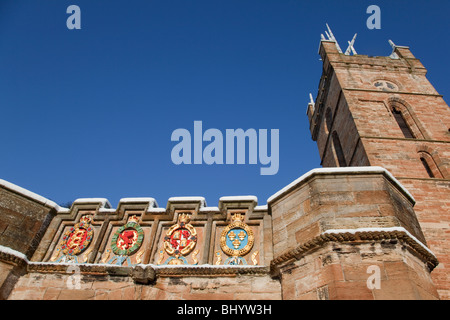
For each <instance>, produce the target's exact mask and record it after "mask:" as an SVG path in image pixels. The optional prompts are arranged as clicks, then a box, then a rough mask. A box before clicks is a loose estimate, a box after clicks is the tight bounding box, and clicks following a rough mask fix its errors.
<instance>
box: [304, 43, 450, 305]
mask: <svg viewBox="0 0 450 320" xmlns="http://www.w3.org/2000/svg"><path fill="white" fill-rule="evenodd" d="M319 53H320V55H321V58H322V60H323V74H322V79H321V83H320V86H319V92H318V95H317V99H316V102H315V104H310V106H309V107H308V117H309V120H310V129H311V134H312V137H313V139H314V140H316V141H317V145H318V148H319V153H320V156H321V159H322V165H323V166H324V167H338V166H339V167H342V166H382V167H384V168H386V169H387V170H388V171H389V172H391V173H392V174H393V175H394V176H395V177H396V178H397V179H398V180H399V181H400V182H401V183H402V184H403V185H404V186H405V187H406V188H407V189H408V190H409V191H410V192H411V194H412V195H413V196H414V198H415V199H416V205H415V207H414V210H415V212H416V215H417V218H418V220H419V222H420V225H421V228H422V230H423V232H424V235H425V238H426V240H427V243H428V245H429V246H430V249H431V250H433V252H435V253H436V256H437V257H438V259H439V261H441V264H440V265H439V266H438V267H437V268H436V270H434V271H433V273H432V278H433V281H434V283H435V284H436V286H437V288H438V292H439V294H440V297H441V298H443V299H448V298H450V270H449V269H448V267H449V264H448V257H449V255H448V248H449V247H450V237H449V235H450V232H449V230H450V215H449V212H450V210H449V209H450V206H449V204H450V203H449V201H450V197H449V194H450V127H449V124H450V109H449V107H448V105H447V103H446V102H445V101H444V99H443V97H442V96H441V95H440V94H439V93H438V92H437V91H436V90H435V88H434V87H433V86H432V85H431V84H430V82H429V81H428V79H427V78H426V73H427V70H426V69H425V67H424V66H423V65H422V63H421V62H420V61H419V60H418V59H416V58H415V57H414V55H413V54H412V52H411V51H410V49H409V48H408V47H402V46H394V50H393V53H392V55H391V56H390V57H369V56H363V55H355V56H349V55H344V54H340V53H339V52H338V49H337V47H336V44H335V42H334V41H322V42H321V45H320V51H319ZM339 150H341V151H339Z"/></svg>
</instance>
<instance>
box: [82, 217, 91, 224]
mask: <svg viewBox="0 0 450 320" xmlns="http://www.w3.org/2000/svg"><path fill="white" fill-rule="evenodd" d="M91 221H92V216H90V215H86V216H82V217H81V218H80V222H81V223H86V224H88V223H91Z"/></svg>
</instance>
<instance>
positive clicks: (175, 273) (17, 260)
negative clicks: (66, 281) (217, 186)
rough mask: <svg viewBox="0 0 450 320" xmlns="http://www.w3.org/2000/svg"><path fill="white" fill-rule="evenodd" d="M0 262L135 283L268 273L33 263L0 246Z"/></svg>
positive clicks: (217, 268) (263, 268)
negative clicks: (165, 279)
mask: <svg viewBox="0 0 450 320" xmlns="http://www.w3.org/2000/svg"><path fill="white" fill-rule="evenodd" d="M0 261H4V262H6V263H12V264H15V265H19V266H24V267H26V270H27V272H30V273H33V272H37V273H60V274H61V273H62V274H72V273H73V271H74V269H76V268H78V270H79V272H80V273H81V274H85V275H110V276H119V277H120V276H121V277H132V278H133V279H134V280H135V281H137V282H143V283H149V282H152V281H154V280H155V279H156V278H157V277H181V276H185V277H188V276H194V277H220V276H223V277H230V276H231V277H233V276H238V275H268V274H269V272H270V268H269V267H266V266H252V265H243V266H232V265H210V264H203V265H154V264H137V265H134V266H118V265H112V264H100V263H98V264H96V263H54V262H34V261H29V260H28V258H27V257H26V256H25V255H24V254H22V253H20V252H18V251H16V250H12V249H10V248H7V247H4V246H0Z"/></svg>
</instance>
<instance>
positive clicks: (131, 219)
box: [128, 216, 139, 223]
mask: <svg viewBox="0 0 450 320" xmlns="http://www.w3.org/2000/svg"><path fill="white" fill-rule="evenodd" d="M138 221H139V216H131V217H129V218H128V222H134V223H138Z"/></svg>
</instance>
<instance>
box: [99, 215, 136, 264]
mask: <svg viewBox="0 0 450 320" xmlns="http://www.w3.org/2000/svg"><path fill="white" fill-rule="evenodd" d="M138 220H139V217H137V216H131V217H130V218H129V219H128V223H127V224H125V225H124V226H122V227H120V228H119V229H117V231H116V232H115V233H114V235H113V237H112V239H111V250H112V252H113V253H114V256H113V257H112V258H111V259H109V261H108V262H107V263H109V264H116V265H122V264H123V263H124V262H125V261H127V262H128V265H131V260H130V256H132V255H133V254H135V253H136V252H137V251H138V250H139V248H140V247H141V245H142V241H143V240H144V230H142V228H141V226H140V225H139V223H138ZM141 255H142V254H141ZM108 256H109V252H108V254H107V257H108ZM139 256H140V255H139ZM105 260H106V259H105ZM105 262H106V261H105Z"/></svg>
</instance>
